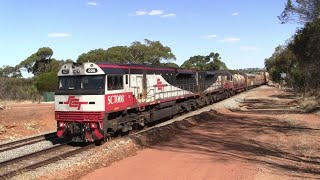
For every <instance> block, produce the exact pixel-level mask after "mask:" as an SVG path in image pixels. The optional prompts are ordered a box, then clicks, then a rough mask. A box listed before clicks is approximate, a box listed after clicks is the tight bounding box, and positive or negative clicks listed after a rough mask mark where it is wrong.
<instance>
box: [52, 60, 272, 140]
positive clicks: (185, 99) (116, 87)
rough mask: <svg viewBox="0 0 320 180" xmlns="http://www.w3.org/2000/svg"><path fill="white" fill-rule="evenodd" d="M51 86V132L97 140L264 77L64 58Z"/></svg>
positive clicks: (252, 84)
mask: <svg viewBox="0 0 320 180" xmlns="http://www.w3.org/2000/svg"><path fill="white" fill-rule="evenodd" d="M58 77H59V87H58V90H57V91H56V92H55V119H56V121H57V135H58V137H61V138H72V141H74V142H87V141H89V142H94V141H95V142H97V141H100V140H103V139H105V138H108V137H110V136H112V135H114V134H115V133H119V132H120V133H126V132H129V131H130V130H132V129H133V128H136V127H144V126H146V125H148V124H151V123H153V122H156V121H159V120H162V119H165V118H170V117H172V116H174V115H177V114H179V113H183V112H189V111H192V110H195V109H197V108H199V107H202V106H206V105H209V104H212V103H214V102H217V101H219V100H223V99H226V98H228V97H230V96H232V95H234V94H236V93H240V92H243V91H246V90H248V89H251V88H253V87H256V86H259V85H262V84H265V83H266V82H267V81H268V80H269V76H268V74H267V73H266V72H262V73H260V74H256V75H254V74H245V73H241V72H233V73H231V72H228V71H197V70H190V69H180V68H169V67H156V66H149V65H137V64H107V63H101V64H95V63H91V62H86V63H82V64H76V63H67V64H64V65H63V66H62V67H61V69H60V70H59V72H58Z"/></svg>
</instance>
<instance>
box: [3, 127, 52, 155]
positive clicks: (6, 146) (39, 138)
mask: <svg viewBox="0 0 320 180" xmlns="http://www.w3.org/2000/svg"><path fill="white" fill-rule="evenodd" d="M55 138H57V135H56V132H53V133H48V134H43V135H39V136H34V137H30V138H26V139H21V140H18V141H12V142H8V143H4V144H0V153H1V152H4V151H9V150H12V149H16V148H19V147H23V146H26V145H30V144H34V143H37V142H41V141H44V140H52V139H55Z"/></svg>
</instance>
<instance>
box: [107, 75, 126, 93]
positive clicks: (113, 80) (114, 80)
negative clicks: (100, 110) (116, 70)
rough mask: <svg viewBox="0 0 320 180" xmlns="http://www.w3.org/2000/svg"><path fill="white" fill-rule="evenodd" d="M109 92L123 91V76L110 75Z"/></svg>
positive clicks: (108, 79)
mask: <svg viewBox="0 0 320 180" xmlns="http://www.w3.org/2000/svg"><path fill="white" fill-rule="evenodd" d="M107 81H108V90H119V89H123V75H108V78H107Z"/></svg>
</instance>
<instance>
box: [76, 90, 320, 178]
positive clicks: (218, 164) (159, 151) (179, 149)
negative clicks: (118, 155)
mask: <svg viewBox="0 0 320 180" xmlns="http://www.w3.org/2000/svg"><path fill="white" fill-rule="evenodd" d="M295 98H296V97H295V96H294V95H293V94H290V93H286V92H283V91H279V90H277V89H276V88H274V87H268V86H264V87H262V88H259V89H256V90H253V91H251V92H249V93H248V95H247V96H246V97H245V98H244V99H242V100H241V101H240V102H239V103H238V105H237V106H236V107H235V108H232V109H230V108H224V107H222V108H219V109H217V110H216V111H210V112H207V113H205V114H202V115H201V116H196V117H194V118H200V119H205V121H203V123H201V124H200V125H198V126H194V127H192V128H189V129H186V130H184V131H179V132H177V133H176V134H175V135H173V138H171V140H170V141H167V142H161V143H158V144H155V145H151V146H149V148H146V149H143V150H141V151H138V153H137V154H136V155H134V156H131V157H128V158H125V159H123V160H121V161H118V162H115V163H113V164H111V165H110V166H107V167H104V168H101V169H98V170H95V171H93V172H92V173H90V174H87V175H86V176H84V177H83V178H82V179H84V180H85V179H92V180H98V179H119V180H120V179H121V180H122V179H141V180H142V179H148V180H149V179H192V180H197V179H301V178H303V179H304V178H319V177H320V156H319V149H320V144H319V143H318V138H319V137H320V118H319V116H316V115H313V114H304V113H302V112H301V111H300V110H299V109H297V108H296V107H295V105H296V100H295Z"/></svg>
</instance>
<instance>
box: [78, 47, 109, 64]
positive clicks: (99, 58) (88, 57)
mask: <svg viewBox="0 0 320 180" xmlns="http://www.w3.org/2000/svg"><path fill="white" fill-rule="evenodd" d="M106 61H107V52H106V50H104V49H101V48H100V49H94V50H91V51H89V52H87V53H83V54H81V55H80V56H79V57H78V60H77V62H78V63H82V62H95V63H99V62H106Z"/></svg>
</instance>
